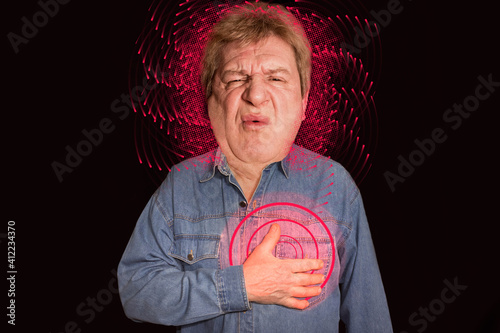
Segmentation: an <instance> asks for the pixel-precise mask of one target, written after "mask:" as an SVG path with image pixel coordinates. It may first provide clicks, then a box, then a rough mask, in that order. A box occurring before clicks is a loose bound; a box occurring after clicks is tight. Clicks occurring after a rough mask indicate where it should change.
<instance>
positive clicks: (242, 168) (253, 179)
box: [227, 159, 268, 202]
mask: <svg viewBox="0 0 500 333" xmlns="http://www.w3.org/2000/svg"><path fill="white" fill-rule="evenodd" d="M227 163H228V164H229V167H230V168H231V171H232V173H233V175H234V177H235V178H236V180H237V181H238V184H239V185H240V186H241V189H242V190H243V194H244V195H245V198H246V199H247V201H248V202H250V200H252V197H253V194H254V193H255V190H256V189H257V186H258V185H259V181H260V177H261V175H262V170H264V168H265V167H266V166H267V165H268V164H267V163H266V164H260V163H245V162H241V161H230V160H229V159H228V161H227Z"/></svg>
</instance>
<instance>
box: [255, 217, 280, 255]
mask: <svg viewBox="0 0 500 333" xmlns="http://www.w3.org/2000/svg"><path fill="white" fill-rule="evenodd" d="M280 236H281V228H280V225H279V224H277V223H274V224H273V225H271V228H269V231H268V232H267V235H266V236H265V237H264V239H263V240H262V243H260V245H259V246H258V247H259V248H260V249H259V250H261V251H264V252H266V253H272V252H273V249H274V248H275V247H276V244H278V241H279V240H280Z"/></svg>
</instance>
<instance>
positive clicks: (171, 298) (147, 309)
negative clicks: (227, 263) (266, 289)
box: [118, 174, 250, 326]
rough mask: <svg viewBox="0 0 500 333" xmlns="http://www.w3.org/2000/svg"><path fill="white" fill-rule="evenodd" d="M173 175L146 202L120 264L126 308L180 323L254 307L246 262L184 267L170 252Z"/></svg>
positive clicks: (138, 316)
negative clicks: (220, 266) (248, 290)
mask: <svg viewBox="0 0 500 333" xmlns="http://www.w3.org/2000/svg"><path fill="white" fill-rule="evenodd" d="M169 176H170V174H169ZM169 178H170V177H167V179H166V181H165V182H164V183H163V184H162V185H161V186H160V188H159V189H158V190H157V192H156V193H155V194H154V195H153V197H152V198H151V199H150V200H149V202H148V204H147V205H146V207H145V209H144V211H143V212H142V214H141V216H140V218H139V220H138V222H137V224H136V227H135V229H134V232H133V234H132V236H131V238H130V240H129V243H128V245H127V247H126V249H125V252H124V254H123V256H122V259H121V261H120V264H119V266H118V282H119V291H120V298H121V301H122V305H123V308H124V311H125V314H126V315H127V317H129V318H130V319H132V320H134V321H145V322H151V323H156V324H163V325H172V326H180V325H186V324H190V323H194V322H198V321H202V320H206V319H211V318H214V317H217V316H220V315H222V314H224V313H228V312H236V311H246V310H248V309H250V304H249V302H248V299H247V295H246V288H245V280H244V276H243V268H242V266H231V267H228V268H225V269H198V270H194V271H184V270H183V269H182V266H181V264H180V263H179V262H178V261H177V260H176V259H174V258H172V257H171V256H170V255H169V254H168V253H169V250H170V248H171V247H172V246H173V242H174V237H173V232H172V228H171V226H172V223H173V219H172V217H171V211H172V209H171V207H169V204H170V206H171V203H172V199H171V197H170V196H171V195H172V190H171V186H170V185H169V184H170V182H169ZM169 215H170V216H169Z"/></svg>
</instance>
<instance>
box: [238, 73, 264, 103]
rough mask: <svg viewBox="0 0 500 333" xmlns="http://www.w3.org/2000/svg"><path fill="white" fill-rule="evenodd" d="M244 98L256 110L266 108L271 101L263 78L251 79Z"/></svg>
mask: <svg viewBox="0 0 500 333" xmlns="http://www.w3.org/2000/svg"><path fill="white" fill-rule="evenodd" d="M242 97H243V99H244V100H245V101H246V102H248V103H250V104H252V105H253V106H255V107H256V108H259V107H262V106H264V105H265V104H266V102H267V101H268V100H269V94H268V91H267V87H266V84H265V82H264V80H263V78H261V77H259V76H255V77H252V78H251V79H249V80H248V83H247V87H246V89H245V91H244V93H243V95H242Z"/></svg>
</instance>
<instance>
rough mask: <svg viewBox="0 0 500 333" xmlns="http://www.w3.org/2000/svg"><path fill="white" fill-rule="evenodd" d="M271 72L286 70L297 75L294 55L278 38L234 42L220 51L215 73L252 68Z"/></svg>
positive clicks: (285, 43) (289, 46)
mask: <svg viewBox="0 0 500 333" xmlns="http://www.w3.org/2000/svg"><path fill="white" fill-rule="evenodd" d="M255 65H257V66H262V68H263V69H264V68H265V69H267V70H270V71H273V70H277V69H280V70H282V71H283V70H288V71H289V72H290V73H291V74H295V73H296V74H297V75H298V68H297V63H296V59H295V53H294V51H293V49H292V47H291V45H290V44H288V43H287V42H285V41H284V40H282V39H281V38H279V37H275V36H271V37H267V38H265V39H261V40H257V41H252V42H246V43H245V42H240V41H234V42H230V43H228V44H226V45H225V46H224V47H223V48H222V49H221V54H220V58H219V66H218V69H217V72H218V73H219V74H220V73H221V72H223V71H226V70H238V71H244V70H249V67H252V66H255Z"/></svg>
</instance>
